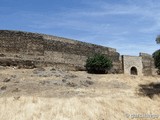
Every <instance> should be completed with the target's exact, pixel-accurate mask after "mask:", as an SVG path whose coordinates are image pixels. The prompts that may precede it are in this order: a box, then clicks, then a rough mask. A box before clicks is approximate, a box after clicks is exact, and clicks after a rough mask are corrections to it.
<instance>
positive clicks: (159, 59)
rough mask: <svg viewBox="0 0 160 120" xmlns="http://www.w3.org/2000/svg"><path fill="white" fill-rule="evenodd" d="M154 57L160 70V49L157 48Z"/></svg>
mask: <svg viewBox="0 0 160 120" xmlns="http://www.w3.org/2000/svg"><path fill="white" fill-rule="evenodd" d="M153 58H154V63H155V66H156V68H158V69H159V70H160V50H157V51H155V52H154V53H153Z"/></svg>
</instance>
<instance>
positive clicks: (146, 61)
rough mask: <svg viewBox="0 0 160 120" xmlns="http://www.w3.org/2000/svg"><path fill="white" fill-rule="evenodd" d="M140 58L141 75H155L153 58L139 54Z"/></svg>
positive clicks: (145, 54)
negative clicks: (141, 65)
mask: <svg viewBox="0 0 160 120" xmlns="http://www.w3.org/2000/svg"><path fill="white" fill-rule="evenodd" d="M140 56H141V57H142V64H143V74H144V75H146V76H150V75H156V74H157V73H156V69H155V65H154V59H153V57H152V56H151V55H149V54H147V53H140Z"/></svg>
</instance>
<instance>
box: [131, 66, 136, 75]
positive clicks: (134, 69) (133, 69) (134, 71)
mask: <svg viewBox="0 0 160 120" xmlns="http://www.w3.org/2000/svg"><path fill="white" fill-rule="evenodd" d="M130 73H131V75H138V72H137V68H136V67H132V68H131V70H130Z"/></svg>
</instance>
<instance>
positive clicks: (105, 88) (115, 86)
mask: <svg viewBox="0 0 160 120" xmlns="http://www.w3.org/2000/svg"><path fill="white" fill-rule="evenodd" d="M159 83H160V78H159V77H158V76H150V77H144V76H126V75H122V74H119V75H118V74H116V75H113V74H108V75H100V74H99V75H95V74H88V73H86V72H85V71H63V70H58V69H54V68H50V67H47V68H35V69H18V68H15V67H0V120H82V119H83V120H128V119H138V120H146V119H152V118H153V117H154V119H160V114H159V111H160V102H159V101H160V97H159V93H160V88H159ZM138 114H139V115H141V116H139V117H137V116H136V115H138ZM145 114H146V115H153V116H152V117H150V118H149V117H146V116H142V115H145Z"/></svg>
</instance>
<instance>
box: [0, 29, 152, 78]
mask: <svg viewBox="0 0 160 120" xmlns="http://www.w3.org/2000/svg"><path fill="white" fill-rule="evenodd" d="M94 53H103V54H105V55H107V56H109V57H110V58H111V59H112V61H113V68H112V70H110V72H111V73H124V74H128V75H129V74H132V73H134V74H135V73H136V74H138V75H154V74H155V67H154V60H153V58H152V56H150V55H148V54H145V53H141V54H140V56H126V55H123V56H120V54H119V53H118V52H117V51H116V49H113V48H109V47H104V46H99V45H95V44H89V43H85V42H80V41H77V40H72V39H67V38H62V37H57V36H51V35H45V34H38V33H30V32H21V31H9V30H0V65H4V66H6V65H7V66H10V65H11V66H12V65H13V66H23V67H24V66H28V65H29V66H36V67H38V66H40V67H42V66H53V67H57V68H61V69H67V70H84V69H85V68H84V65H85V62H86V59H87V57H88V56H90V55H92V54H94Z"/></svg>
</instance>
